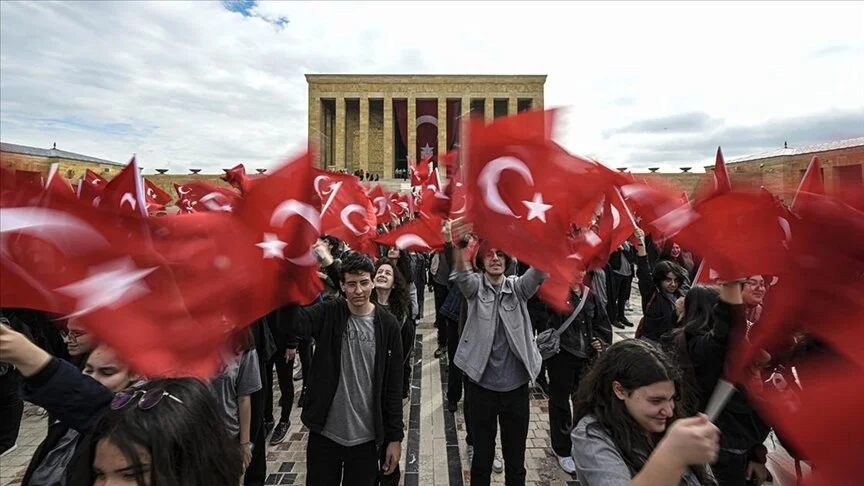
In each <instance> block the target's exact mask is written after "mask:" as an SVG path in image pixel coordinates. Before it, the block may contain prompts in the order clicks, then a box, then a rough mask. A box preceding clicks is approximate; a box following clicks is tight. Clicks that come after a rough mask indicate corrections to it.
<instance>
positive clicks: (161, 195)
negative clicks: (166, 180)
mask: <svg viewBox="0 0 864 486" xmlns="http://www.w3.org/2000/svg"><path fill="white" fill-rule="evenodd" d="M144 201H146V204H147V211H149V212H151V213H152V212H154V211H158V210H162V209H165V206H167V205H168V203H170V202H171V195H170V194H168V193H167V192H165V191H163V190H162V188H161V187H159V186H157V185H156V184H154V183H152V182H150V181H149V180H147V179H144Z"/></svg>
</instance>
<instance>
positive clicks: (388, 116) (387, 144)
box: [382, 95, 394, 179]
mask: <svg viewBox="0 0 864 486" xmlns="http://www.w3.org/2000/svg"><path fill="white" fill-rule="evenodd" d="M382 156H383V157H384V163H383V164H382V170H383V171H384V174H383V175H382V177H384V178H387V179H391V178H393V177H394V176H393V97H392V96H390V95H385V96H384V150H383V151H382Z"/></svg>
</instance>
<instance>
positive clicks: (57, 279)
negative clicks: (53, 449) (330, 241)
mask: <svg viewBox="0 0 864 486" xmlns="http://www.w3.org/2000/svg"><path fill="white" fill-rule="evenodd" d="M37 200H38V199H34V197H33V193H29V194H28V189H27V188H26V187H25V188H18V189H15V190H7V191H3V194H2V202H0V213H2V216H0V224H2V226H3V234H4V238H7V243H8V245H7V246H6V247H5V248H4V250H3V251H4V255H3V258H2V263H0V280H2V281H3V285H0V306H3V307H26V308H32V309H39V310H44V311H47V312H52V313H56V314H60V315H64V316H68V315H75V316H76V317H78V319H79V320H80V322H81V324H82V325H83V326H84V327H86V328H87V329H88V330H90V331H91V332H93V334H94V335H95V336H96V338H97V340H98V341H100V342H103V343H105V344H107V345H108V346H110V347H111V348H113V349H114V350H116V351H117V353H118V354H119V355H120V356H121V357H122V359H123V361H125V362H127V363H129V365H130V367H131V368H132V369H134V370H135V371H137V372H139V373H141V374H143V375H146V376H150V377H158V376H197V377H200V378H203V379H207V378H209V377H211V376H212V375H213V374H214V373H215V372H216V371H217V369H218V366H219V362H220V358H219V356H220V350H221V349H222V348H223V347H224V345H225V343H226V338H227V336H228V333H229V332H231V331H232V330H233V329H241V328H243V327H245V326H247V325H248V324H250V323H251V322H253V321H254V320H255V319H256V318H258V317H260V316H262V315H264V314H266V313H267V312H269V311H270V310H271V309H273V308H275V306H273V305H272V302H266V301H265V300H264V299H263V298H262V296H263V295H266V292H265V291H264V289H266V288H267V287H269V286H271V285H274V284H273V283H272V281H271V280H269V279H267V278H265V274H264V273H263V271H262V270H263V269H262V259H261V255H260V250H259V249H258V248H256V247H255V240H253V239H252V238H250V234H249V231H248V229H247V228H246V226H245V225H244V224H243V223H242V222H241V221H239V220H238V219H236V218H234V217H232V216H231V215H227V214H195V215H183V216H166V217H164V218H147V217H144V216H142V215H140V214H136V213H131V212H125V213H121V212H118V211H115V210H113V209H109V208H94V207H93V206H92V205H90V204H87V203H86V202H85V201H81V200H78V199H75V198H46V199H43V200H42V201H41V205H40V206H34V205H33V201H37ZM282 300H284V299H282Z"/></svg>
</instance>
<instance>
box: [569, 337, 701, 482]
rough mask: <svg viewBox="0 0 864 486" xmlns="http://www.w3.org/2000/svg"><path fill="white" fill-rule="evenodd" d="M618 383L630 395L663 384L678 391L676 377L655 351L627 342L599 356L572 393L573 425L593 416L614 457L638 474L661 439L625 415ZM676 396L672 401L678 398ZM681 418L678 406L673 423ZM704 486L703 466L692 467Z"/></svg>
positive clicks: (644, 344)
mask: <svg viewBox="0 0 864 486" xmlns="http://www.w3.org/2000/svg"><path fill="white" fill-rule="evenodd" d="M616 381H617V382H618V383H620V384H621V386H622V387H623V388H624V389H625V390H628V391H632V390H636V389H637V388H641V387H643V386H648V385H652V384H654V383H658V382H662V381H671V382H672V383H673V384H674V385H675V392H676V395H677V394H678V393H679V392H680V390H681V387H680V372H679V371H678V369H677V368H676V367H675V365H674V364H673V363H672V361H671V360H670V359H669V358H668V357H667V356H666V355H665V354H664V353H663V351H661V350H660V349H659V348H657V347H656V346H654V345H653V344H650V343H648V342H646V341H643V340H640V339H626V340H624V341H620V342H618V343H615V344H613V345H612V346H610V347H609V349H607V350H605V351H604V352H603V353H601V354H600V358H599V359H598V360H597V362H596V363H595V364H594V366H593V367H592V368H591V371H589V372H588V375H586V376H585V378H583V379H582V381H581V382H580V384H579V390H578V391H577V392H576V403H575V406H574V411H573V421H574V423H578V422H579V420H581V419H582V418H583V417H585V416H586V415H593V416H594V417H595V418H596V419H597V423H598V424H600V426H601V427H603V429H604V430H605V431H606V433H607V434H609V436H610V437H611V438H612V442H614V443H615V446H616V448H617V449H618V452H619V453H620V454H621V457H622V458H623V459H624V463H625V464H626V465H627V468H628V469H629V470H630V473H631V474H632V475H634V476H635V475H636V474H637V473H638V472H639V471H641V470H642V467H643V466H644V465H645V461H646V460H647V459H648V456H649V455H650V454H651V451H653V450H654V447H655V446H656V444H657V442H659V441H660V439H661V438H662V434H646V433H645V429H643V428H642V427H641V426H640V425H639V424H638V423H637V422H636V420H635V419H634V418H633V417H632V416H631V415H630V413H629V412H628V411H627V407H626V405H625V404H624V401H623V400H620V399H619V398H618V397H617V396H616V395H615V392H614V391H613V389H612V384H613V383H614V382H616ZM677 398H678V397H677V396H676V399H677ZM680 417H681V411H680V410H679V408H678V407H677V406H676V407H674V408H673V410H672V417H671V418H670V421H669V423H671V421H673V420H676V419H678V418H680ZM693 471H694V472H695V473H696V475H697V476H698V477H699V479H700V481H701V482H702V484H703V485H704V484H714V483H712V482H710V476H709V474H708V471H707V469H706V468H705V466H699V467H693Z"/></svg>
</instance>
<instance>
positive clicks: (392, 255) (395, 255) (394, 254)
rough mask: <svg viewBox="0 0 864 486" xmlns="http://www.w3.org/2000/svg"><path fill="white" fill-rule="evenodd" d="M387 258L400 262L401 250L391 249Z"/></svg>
mask: <svg viewBox="0 0 864 486" xmlns="http://www.w3.org/2000/svg"><path fill="white" fill-rule="evenodd" d="M387 258H389V259H390V260H398V259H399V248H390V249H389V250H387Z"/></svg>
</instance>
